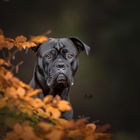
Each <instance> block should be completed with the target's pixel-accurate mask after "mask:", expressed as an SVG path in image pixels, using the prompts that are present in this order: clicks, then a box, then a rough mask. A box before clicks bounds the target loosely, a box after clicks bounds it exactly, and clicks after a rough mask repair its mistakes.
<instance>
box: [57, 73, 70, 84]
mask: <svg viewBox="0 0 140 140" xmlns="http://www.w3.org/2000/svg"><path fill="white" fill-rule="evenodd" d="M56 83H57V84H65V83H67V77H66V76H65V75H64V74H62V73H61V74H59V75H58V76H57V78H56Z"/></svg>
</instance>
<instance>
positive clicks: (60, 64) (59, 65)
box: [56, 63, 65, 69]
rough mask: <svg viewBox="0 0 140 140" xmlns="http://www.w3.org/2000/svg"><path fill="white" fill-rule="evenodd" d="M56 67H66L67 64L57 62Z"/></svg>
mask: <svg viewBox="0 0 140 140" xmlns="http://www.w3.org/2000/svg"><path fill="white" fill-rule="evenodd" d="M56 67H57V68H58V69H65V64H64V63H57V64H56Z"/></svg>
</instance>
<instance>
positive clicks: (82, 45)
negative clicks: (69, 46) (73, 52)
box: [69, 37, 90, 55]
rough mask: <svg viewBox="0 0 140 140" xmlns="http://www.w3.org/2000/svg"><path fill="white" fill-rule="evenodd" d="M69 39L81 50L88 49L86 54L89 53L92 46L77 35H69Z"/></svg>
mask: <svg viewBox="0 0 140 140" xmlns="http://www.w3.org/2000/svg"><path fill="white" fill-rule="evenodd" d="M69 39H70V40H71V41H72V42H73V43H74V45H75V46H76V47H77V48H78V50H79V51H86V54H87V55H89V52H90V47H89V46H88V45H86V44H85V43H84V42H83V41H81V40H80V39H79V38H77V37H69Z"/></svg>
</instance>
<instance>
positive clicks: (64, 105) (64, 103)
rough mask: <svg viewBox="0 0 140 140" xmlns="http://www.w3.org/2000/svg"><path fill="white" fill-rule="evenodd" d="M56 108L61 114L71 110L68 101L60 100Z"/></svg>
mask: <svg viewBox="0 0 140 140" xmlns="http://www.w3.org/2000/svg"><path fill="white" fill-rule="evenodd" d="M57 107H58V109H59V110H60V111H62V112H64V111H70V110H71V109H72V108H71V106H70V103H69V102H68V101H64V100H60V101H59V102H58V103H57Z"/></svg>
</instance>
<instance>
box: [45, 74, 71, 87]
mask: <svg viewBox="0 0 140 140" xmlns="http://www.w3.org/2000/svg"><path fill="white" fill-rule="evenodd" d="M69 84H70V80H69V79H68V77H67V76H66V75H65V74H63V73H59V74H58V75H56V76H54V77H49V78H48V79H47V85H48V86H50V87H68V86H69Z"/></svg>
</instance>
